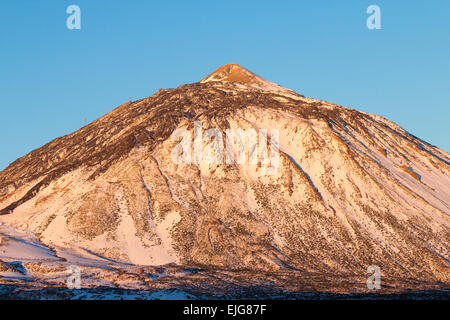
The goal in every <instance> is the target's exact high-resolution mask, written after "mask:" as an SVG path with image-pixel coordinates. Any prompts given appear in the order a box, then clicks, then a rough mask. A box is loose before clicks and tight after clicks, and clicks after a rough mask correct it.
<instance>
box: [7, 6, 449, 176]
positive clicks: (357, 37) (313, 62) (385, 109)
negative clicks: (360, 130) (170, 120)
mask: <svg viewBox="0 0 450 320" xmlns="http://www.w3.org/2000/svg"><path fill="white" fill-rule="evenodd" d="M71 4H76V5H79V6H80V8H81V21H82V22H81V30H68V29H67V28H66V19H67V17H68V14H66V8H67V7H68V6H69V5H71ZM371 4H376V5H379V6H380V8H381V25H382V29H381V30H368V29H367V27H366V18H367V17H368V15H367V14H366V8H367V7H368V6H369V5H371ZM0 41H1V42H0V43H1V47H0V105H1V115H2V122H1V126H0V135H1V139H0V150H1V157H0V169H2V168H4V167H6V165H7V164H9V163H10V162H12V161H14V160H15V159H16V158H18V157H21V156H23V155H25V154H27V153H28V152H30V151H31V150H33V149H35V148H37V147H40V146H41V145H43V144H45V143H46V142H49V141H50V140H52V139H54V138H56V137H58V136H62V135H65V134H68V133H71V132H73V131H75V130H77V129H79V128H80V127H82V126H83V125H84V118H87V120H88V122H91V121H93V120H95V119H96V118H98V117H100V116H102V115H103V114H105V113H107V112H108V111H110V110H112V109H113V108H114V107H116V106H118V105H120V104H122V103H124V102H126V101H128V99H129V96H132V97H133V99H138V98H144V97H147V96H150V95H152V94H153V93H154V92H155V91H157V90H158V89H159V88H172V87H177V86H179V85H181V84H184V83H191V82H196V81H198V80H200V79H201V78H203V77H204V76H205V75H207V74H209V73H210V72H212V71H213V70H214V69H216V68H217V67H219V66H220V65H222V64H225V63H228V62H236V63H239V64H241V65H242V66H244V67H247V68H248V69H250V70H251V71H253V72H255V73H256V74H258V75H260V76H262V77H264V78H266V79H268V80H271V81H274V82H276V83H279V84H280V85H283V86H285V87H288V88H291V89H294V90H297V91H298V92H300V93H302V94H304V95H306V96H309V97H314V98H319V99H324V100H327V101H332V102H335V103H338V104H341V105H344V106H348V107H352V108H356V109H360V110H363V111H366V112H371V113H375V114H379V115H382V116H384V117H386V118H388V119H390V120H393V121H394V122H396V123H398V124H400V125H401V126H403V127H404V128H405V129H407V130H408V131H410V132H411V133H412V134H414V135H416V136H418V137H420V138H422V139H424V140H426V141H428V142H430V143H432V144H434V145H436V146H438V147H440V148H443V149H444V150H446V151H450V142H449V133H450V129H449V120H450V1H448V0H433V1H401V0H396V1H392V0H389V1H380V0H371V1H364V0H347V1H335V0H330V1H320V0H318V1H300V0H295V1H262V0H258V1H231V0H227V1H213V0H208V1H194V0H192V1H151V0H147V1H112V0H108V1H106V0H105V1H101V0H72V1H65V0H53V1H50V0H39V1H35V0H29V1H23V0H2V1H1V2H0Z"/></svg>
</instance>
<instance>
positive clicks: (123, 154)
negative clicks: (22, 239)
mask: <svg viewBox="0 0 450 320" xmlns="http://www.w3.org/2000/svg"><path fill="white" fill-rule="evenodd" d="M208 130H209V131H208ZM174 132H183V134H184V137H185V138H183V140H184V142H185V143H187V145H188V146H190V147H191V148H188V149H186V148H184V149H180V148H179V146H180V143H181V140H180V137H179V136H174ZM230 132H233V133H235V134H236V135H237V140H236V141H245V142H247V148H246V149H245V151H244V152H243V153H241V155H244V156H245V157H244V160H243V161H239V160H234V161H231V160H230V159H235V158H234V156H236V157H237V156H238V152H234V154H230V149H229V148H227V147H228V145H227V142H228V140H227V138H228V137H229V136H230ZM200 133H201V134H202V137H201V138H199V134H200ZM211 133H212V135H211ZM195 137H197V140H195ZM249 137H250V138H249ZM251 137H256V138H255V139H256V140H255V139H253V138H251ZM185 139H187V140H185ZM239 139H241V140H239ZM252 139H253V140H252ZM252 141H256V142H255V143H254V144H252ZM264 141H266V142H268V144H267V146H265V145H264V143H263V142H264ZM233 146H234V145H233ZM236 146H237V148H239V143H237V144H236ZM252 146H253V147H254V148H253V149H252ZM177 148H178V149H177ZM195 148H197V149H195ZM174 150H178V151H180V150H181V151H182V152H181V153H178V154H177V153H176V152H175V151H174ZM217 150H219V151H222V152H216V151H217ZM231 153H233V152H231ZM174 154H175V156H174ZM199 154H201V156H198V155H199ZM262 154H266V155H267V157H268V158H267V157H266V158H264V157H262V156H261V155H262ZM177 156H178V158H177ZM180 157H181V158H182V159H183V161H179V160H180ZM268 159H269V161H266V160H268ZM188 160H189V161H188ZM449 161H450V154H449V153H447V152H445V151H443V150H440V149H438V148H436V147H434V146H431V145H429V144H428V143H426V142H424V141H422V140H420V139H418V138H417V137H414V136H413V135H411V134H409V133H408V132H406V131H405V130H404V129H402V128H401V127H399V126H398V125H396V124H394V123H392V122H390V121H388V120H386V119H384V118H382V117H380V116H376V115H372V114H368V113H364V112H359V111H356V110H352V109H347V108H344V107H341V106H338V105H335V104H332V103H328V102H324V101H320V100H314V99H309V98H306V97H304V96H302V95H300V94H297V93H295V92H293V91H291V90H288V89H284V88H282V87H280V86H278V85H275V84H273V83H271V82H269V81H266V80H264V79H262V78H260V77H258V76H256V75H254V74H253V73H251V72H250V71H248V70H246V69H244V68H242V67H240V66H238V65H236V64H231V65H226V66H224V67H221V68H219V69H218V70H217V71H216V72H215V73H213V74H212V75H210V76H208V77H207V78H205V79H203V80H202V81H201V82H198V83H193V84H187V85H182V86H180V87H178V88H175V89H169V90H160V91H159V92H158V93H156V94H154V95H153V96H151V97H149V98H146V99H142V100H139V101H136V102H133V103H127V104H124V105H122V106H119V107H118V108H116V109H115V110H113V111H111V112H110V113H108V114H107V115H105V116H103V117H102V118H100V119H98V120H96V121H94V122H93V123H91V124H89V125H87V126H85V127H83V128H82V129H80V130H78V131H77V132H74V133H72V134H70V135H67V136H64V137H61V138H58V139H56V140H54V141H52V142H50V143H48V144H47V145H45V146H43V147H41V148H39V149H37V150H34V151H33V152H31V153H30V154H28V155H26V156H24V157H23V158H20V159H18V160H16V161H15V162H14V163H12V164H11V165H10V166H8V167H7V168H6V169H5V170H4V171H2V172H1V173H0V196H1V198H0V209H1V214H2V216H0V221H1V222H3V223H5V224H8V225H11V226H15V227H17V228H21V229H23V230H28V231H31V232H33V233H34V234H36V235H38V236H39V239H40V240H41V241H42V242H43V243H44V244H47V245H49V246H51V247H55V248H56V247H64V248H82V249H84V250H88V251H89V252H93V253H95V254H98V255H101V256H104V257H107V258H108V259H113V260H115V261H122V262H127V263H131V264H136V265H164V264H169V263H175V264H183V265H196V266H204V267H211V268H213V267H214V268H215V267H224V268H227V269H229V270H237V269H247V270H248V269H250V270H259V271H261V270H262V271H274V270H299V271H305V272H309V273H314V274H321V275H324V276H326V275H330V274H334V275H336V274H338V275H341V276H343V277H345V276H346V275H355V274H358V275H365V274H367V272H366V270H367V268H368V266H370V265H377V266H379V267H380V269H381V270H382V272H383V274H385V275H389V276H391V277H398V278H401V279H416V280H420V281H426V282H442V283H444V284H446V285H449V284H450V278H449V260H448V259H449V243H450V242H449V240H450V237H449V235H450V232H449V231H450V216H449V214H450V209H449V208H450V187H449V186H450V176H449V172H450V162H449Z"/></svg>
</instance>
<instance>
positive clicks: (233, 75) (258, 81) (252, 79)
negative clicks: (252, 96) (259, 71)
mask: <svg viewBox="0 0 450 320" xmlns="http://www.w3.org/2000/svg"><path fill="white" fill-rule="evenodd" d="M214 81H219V82H233V83H238V84H240V85H243V86H246V87H249V88H254V89H260V90H266V91H275V92H289V93H294V94H295V92H293V91H292V90H288V89H286V88H283V87H281V86H279V85H277V84H275V83H273V82H270V81H267V80H265V79H263V78H261V77H260V76H258V75H256V74H254V73H253V72H251V71H249V70H247V69H246V68H244V67H241V66H240V65H238V64H237V63H228V64H225V65H223V66H221V67H220V68H218V69H217V70H216V71H214V72H213V73H211V74H210V75H209V76H207V77H206V78H204V79H202V80H201V81H200V83H207V82H214Z"/></svg>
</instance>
